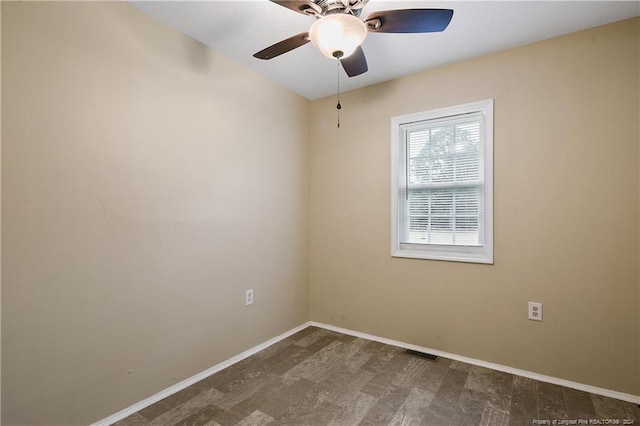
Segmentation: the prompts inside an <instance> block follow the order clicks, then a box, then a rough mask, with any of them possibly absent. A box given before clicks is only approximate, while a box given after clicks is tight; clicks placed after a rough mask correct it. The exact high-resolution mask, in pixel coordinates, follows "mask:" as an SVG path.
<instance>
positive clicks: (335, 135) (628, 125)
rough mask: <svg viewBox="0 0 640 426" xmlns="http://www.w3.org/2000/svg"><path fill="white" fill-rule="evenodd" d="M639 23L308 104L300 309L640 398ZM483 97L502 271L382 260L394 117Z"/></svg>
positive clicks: (351, 326) (386, 239) (489, 267)
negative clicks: (537, 308)
mask: <svg viewBox="0 0 640 426" xmlns="http://www.w3.org/2000/svg"><path fill="white" fill-rule="evenodd" d="M639 25H640V20H638V19H635V20H627V21H623V22H620V23H616V24H612V25H608V26H604V27H600V28H596V29H592V30H589V31H584V32H580V33H575V34H571V35H568V36H565V37H560V38H556V39H552V40H548V41H544V42H541V43H536V44H533V45H529V46H525V47H522V48H518V49H514V50H510V51H506V52H502V53H499V54H494V55H490V56H485V57H482V58H478V59H475V60H471V61H466V62H463V63H459V64H455V65H451V66H446V67H443V68H439V69H436V70H432V71H427V72H423V73H419V74H416V75H412V76H409V77H406V78H401V79H399V80H395V81H391V82H388V83H384V84H380V85H376V86H372V87H368V88H364V89H361V90H356V91H353V92H350V93H346V94H344V95H343V97H342V106H343V109H342V112H341V114H342V118H341V129H337V128H336V123H335V120H336V118H335V117H336V116H335V97H329V98H325V99H320V100H317V101H314V102H313V103H312V106H311V110H312V116H313V122H312V131H311V135H312V146H311V269H310V280H311V319H312V320H316V321H321V322H325V323H329V324H333V325H336V326H341V327H346V328H349V329H354V330H359V331H362V332H368V333H372V334H375V335H379V336H384V337H388V338H393V339H397V340H400V341H405V342H410V343H414V344H418V345H423V346H426V347H430V348H435V349H439V350H444V351H448V352H452V353H455V354H460V355H465V356H468V357H473V358H477V359H481V360H486V361H492V362H496V363H500V364H504V365H508V366H512V367H516V368H521V369H525V370H530V371H534V372H538V373H542V374H547V375H551V376H556V377H560V378H564V379H569V380H573V381H577V382H580V383H585V384H590V385H595V386H600V387H603V388H608V389H613V390H617V391H621V392H629V393H633V394H636V395H638V394H640V370H639V365H638V360H639V359H640V350H639V336H640V333H639V331H640V328H639V324H640V323H639V318H638V311H639V310H640V295H639V276H638V274H639V271H638V258H639V249H638V241H639V240H638V225H639V221H638V217H639V216H638V214H639V211H638V201H639V199H638V194H639V180H638V171H639V168H638V164H639V149H638V146H639V142H640V140H639V129H638V119H639V114H640V111H639V108H638V93H639V87H638V86H639V81H638V80H639V75H640V70H639V54H638V50H639V49H638V46H639V38H638V31H639V30H638V28H639ZM488 98H493V99H495V127H494V130H495V144H494V150H495V154H494V173H495V179H494V193H495V200H494V217H495V223H494V226H495V265H478V264H465V263H454V262H439V261H428V260H412V259H400V258H391V257H390V118H391V117H393V116H397V115H402V114H407V113H412V112H418V111H425V110H429V109H434V108H440V107H445V106H451V105H457V104H462V103H467V102H472V101H478V100H483V99H488ZM528 301H539V302H543V303H544V322H542V323H538V322H533V321H528V320H527V319H526V313H527V302H528Z"/></svg>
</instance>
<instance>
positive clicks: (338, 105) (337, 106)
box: [336, 58, 342, 129]
mask: <svg viewBox="0 0 640 426" xmlns="http://www.w3.org/2000/svg"><path fill="white" fill-rule="evenodd" d="M336 62H337V63H338V104H337V105H336V109H337V110H338V129H339V128H340V110H341V109H342V105H340V65H341V62H340V58H338V60H337V61H336Z"/></svg>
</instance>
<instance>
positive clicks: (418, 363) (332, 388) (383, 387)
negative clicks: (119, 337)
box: [116, 327, 640, 426]
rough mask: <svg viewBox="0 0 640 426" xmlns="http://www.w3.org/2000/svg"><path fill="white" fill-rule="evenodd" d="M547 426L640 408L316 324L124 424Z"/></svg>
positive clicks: (629, 414)
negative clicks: (414, 352) (426, 355)
mask: <svg viewBox="0 0 640 426" xmlns="http://www.w3.org/2000/svg"><path fill="white" fill-rule="evenodd" d="M546 420H548V421H549V424H553V423H552V422H553V420H556V421H557V422H556V424H621V425H622V424H625V420H627V422H626V424H637V425H640V408H638V406H636V405H635V404H632V403H628V402H623V401H619V400H615V399H611V398H605V397H602V396H598V395H594V394H589V393H586V392H581V391H578V390H574V389H569V388H565V387H562V386H557V385H552V384H548V383H543V382H539V381H536V380H532V379H528V378H523V377H519V376H514V375H511V374H507V373H502V372H498V371H494V370H489V369H486V368H482V367H477V366H473V365H470V364H465V363H461V362H457V361H452V360H449V359H446V358H438V359H437V360H435V361H432V360H429V359H425V358H422V357H419V356H416V355H410V354H407V353H406V352H405V350H404V349H401V348H398V347H395V346H389V345H385V344H381V343H378V342H373V341H369V340H365V339H360V338H356V337H352V336H347V335H344V334H340V333H336V332H333V331H328V330H324V329H320V328H315V327H308V328H306V329H304V330H302V331H301V332H299V333H297V334H295V335H293V336H291V337H289V338H287V339H284V340H282V341H280V342H278V343H276V344H275V345H273V346H270V347H269V348H267V349H265V350H263V351H261V352H259V353H257V354H255V355H253V356H251V357H249V358H247V359H245V360H243V361H240V362H239V363H237V364H234V365H233V366H231V367H229V368H227V369H225V370H222V371H220V372H218V373H216V374H214V375H212V376H210V377H208V378H206V379H204V380H202V381H200V382H198V383H196V384H194V385H192V386H190V387H188V388H186V389H184V390H182V391H180V392H178V393H176V394H174V395H172V396H170V397H168V398H165V399H163V400H162V401H159V402H157V403H155V404H153V405H151V406H149V407H147V408H145V409H143V410H141V411H139V412H137V413H135V414H133V415H131V416H129V417H127V418H126V419H124V420H122V421H120V422H118V423H116V425H118V426H134V425H135V426H147V425H163V426H165V425H181V426H187V425H192V426H195V425H207V426H215V425H221V426H224V425H266V424H272V425H314V426H315V425H347V426H348V425H435V426H444V425H488V426H494V425H495V426H499V425H532V424H544V423H542V421H546ZM607 421H610V423H605V422H607ZM611 421H613V422H611ZM585 422H586V423H585ZM598 422H602V423H598ZM615 422H618V423H615Z"/></svg>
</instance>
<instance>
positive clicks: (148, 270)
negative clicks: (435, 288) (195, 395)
mask: <svg viewBox="0 0 640 426" xmlns="http://www.w3.org/2000/svg"><path fill="white" fill-rule="evenodd" d="M2 9H3V10H2V20H3V22H2V24H3V25H2V55H3V60H2V89H3V93H2V95H3V97H2V124H3V126H2V142H3V146H2V216H3V233H2V246H3V250H2V266H3V268H2V284H3V286H2V408H3V424H65V425H69V424H88V423H90V422H92V421H96V420H99V419H101V418H103V417H106V416H108V415H110V414H113V413H114V412H116V411H118V410H120V409H122V408H125V407H127V406H128V405H130V404H133V403H135V402H137V401H140V400H142V399H144V398H146V397H148V396H150V395H152V394H154V393H155V392H157V391H159V390H161V389H164V388H166V387H167V386H170V385H171V384H173V383H175V382H178V381H180V380H183V379H185V378H187V377H189V376H191V375H193V374H195V373H198V372H200V371H203V370H205V369H207V368H209V367H211V366H213V365H215V364H216V363H218V362H220V361H222V360H225V359H227V358H229V357H231V356H233V355H236V354H238V353H240V352H242V351H244V350H246V349H248V348H250V347H252V346H254V345H256V344H258V343H262V342H264V341H266V340H268V339H270V338H272V337H274V336H276V335H278V334H280V333H282V332H284V331H287V330H290V329H291V328H293V327H295V326H297V325H299V324H301V323H303V322H304V321H306V320H307V319H308V312H309V305H308V282H307V270H308V223H307V217H308V208H307V206H308V164H307V161H308V135H309V102H308V101H307V100H306V99H303V98H301V97H299V96H297V95H295V94H293V93H291V92H289V91H288V90H285V89H284V88H282V87H280V86H277V85H276V84H274V83H272V82H270V81H268V80H266V79H265V78H263V77H260V76H258V75H257V74H255V73H254V72H252V71H250V70H248V69H247V68H246V67H243V66H241V65H239V64H237V63H235V62H233V61H231V60H230V59H228V58H226V57H223V56H222V55H219V54H217V53H215V52H213V51H211V50H210V49H207V48H205V47H204V46H203V45H201V44H199V43H198V42H196V41H194V40H192V39H190V38H188V37H186V36H184V35H181V34H179V33H178V32H176V31H175V30H173V29H172V28H170V27H168V26H166V25H164V24H161V23H158V22H157V21H155V20H154V19H152V18H151V17H149V16H147V15H144V14H143V13H141V12H139V11H138V10H136V9H134V8H133V7H131V6H129V5H126V4H123V3H117V2H116V3H110V2H109V3H107V2H103V3H73V2H67V3H61V2H50V3H48V2H38V3H31V2H25V3H19V2H15V3H14V2H10V3H7V2H3V3H2ZM246 288H254V289H255V304H254V305H253V306H252V307H250V308H245V307H244V290H245V289H246ZM129 370H132V371H133V372H132V374H129V373H128V372H129Z"/></svg>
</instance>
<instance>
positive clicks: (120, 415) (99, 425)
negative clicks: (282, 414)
mask: <svg viewBox="0 0 640 426" xmlns="http://www.w3.org/2000/svg"><path fill="white" fill-rule="evenodd" d="M309 325H310V323H308V322H306V323H304V324H301V325H299V326H297V327H295V328H292V329H291V330H289V331H287V332H285V333H282V334H281V335H279V336H276V337H274V338H273V339H269V340H267V341H266V342H264V343H261V344H259V345H257V346H254V347H253V348H251V349H247V350H246V351H244V352H242V353H241V354H239V355H236V356H234V357H231V358H229V359H227V360H226V361H222V362H221V363H219V364H216V365H214V366H213V367H211V368H208V369H207V370H205V371H202V372H200V373H198V374H195V375H193V376H191V377H189V378H188V379H185V380H183V381H181V382H179V383H176V384H175V385H172V386H169V387H168V388H166V389H163V390H161V391H160V392H158V393H156V394H155V395H153V396H150V397H149V398H146V399H144V400H142V401H140V402H137V403H135V404H133V405H131V406H129V407H127V408H125V409H123V410H120V411H118V412H117V413H115V414H112V415H110V416H109V417H106V418H104V419H102V420H99V421H97V422H95V423H93V424H92V426H107V425H111V424H113V423H115V422H117V421H120V420H122V419H124V418H125V417H128V416H130V415H132V414H134V413H136V412H138V411H140V410H142V409H143V408H146V407H148V406H150V405H151V404H155V403H156V402H158V401H160V400H162V399H164V398H166V397H168V396H171V395H173V394H174V393H177V392H179V391H181V390H182V389H184V388H187V387H189V386H191V385H193V384H194V383H197V382H199V381H200V380H202V379H206V378H207V377H209V376H211V375H213V374H215V373H217V372H218V371H220V370H224V369H225V368H227V367H230V366H232V365H233V364H235V363H237V362H239V361H242V360H243V359H245V358H248V357H250V356H251V355H253V354H255V353H257V352H260V351H261V350H263V349H266V348H268V347H269V346H271V345H273V344H274V343H278V342H279V341H280V340H283V339H286V338H287V337H289V336H291V335H293V334H295V333H297V332H299V331H301V330H304V329H305V328H307V327H308V326H309Z"/></svg>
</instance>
